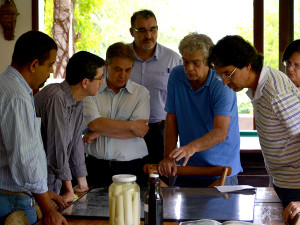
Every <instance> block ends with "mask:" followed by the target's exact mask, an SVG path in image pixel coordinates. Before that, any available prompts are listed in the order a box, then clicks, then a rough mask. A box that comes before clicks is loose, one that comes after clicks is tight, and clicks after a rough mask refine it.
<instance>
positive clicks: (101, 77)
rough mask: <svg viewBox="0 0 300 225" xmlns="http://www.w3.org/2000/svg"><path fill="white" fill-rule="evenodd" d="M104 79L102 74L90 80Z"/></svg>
mask: <svg viewBox="0 0 300 225" xmlns="http://www.w3.org/2000/svg"><path fill="white" fill-rule="evenodd" d="M103 79H104V75H103V74H102V75H101V76H100V77H98V78H97V77H94V78H93V79H90V80H103Z"/></svg>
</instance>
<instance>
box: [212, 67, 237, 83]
mask: <svg viewBox="0 0 300 225" xmlns="http://www.w3.org/2000/svg"><path fill="white" fill-rule="evenodd" d="M236 69H237V67H235V68H234V70H233V71H232V72H231V73H230V74H223V75H221V74H218V75H217V78H218V79H219V80H220V81H222V80H224V79H227V80H231V77H232V75H233V74H234V72H235V71H236Z"/></svg>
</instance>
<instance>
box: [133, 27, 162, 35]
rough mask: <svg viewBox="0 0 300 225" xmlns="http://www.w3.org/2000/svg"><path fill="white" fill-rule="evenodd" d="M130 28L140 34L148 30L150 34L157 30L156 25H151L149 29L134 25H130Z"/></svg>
mask: <svg viewBox="0 0 300 225" xmlns="http://www.w3.org/2000/svg"><path fill="white" fill-rule="evenodd" d="M132 29H133V30H135V31H136V32H138V33H140V34H146V33H147V32H148V31H149V32H150V33H151V34H155V33H156V32H157V30H158V26H155V27H151V28H150V30H147V29H145V28H135V27H132Z"/></svg>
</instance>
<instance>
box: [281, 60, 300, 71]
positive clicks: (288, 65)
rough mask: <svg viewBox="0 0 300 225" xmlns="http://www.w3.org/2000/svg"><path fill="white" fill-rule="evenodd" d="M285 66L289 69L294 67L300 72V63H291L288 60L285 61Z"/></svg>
mask: <svg viewBox="0 0 300 225" xmlns="http://www.w3.org/2000/svg"><path fill="white" fill-rule="evenodd" d="M283 65H284V66H285V67H286V68H288V67H293V68H294V70H300V64H299V63H291V62H289V61H287V60H285V61H283Z"/></svg>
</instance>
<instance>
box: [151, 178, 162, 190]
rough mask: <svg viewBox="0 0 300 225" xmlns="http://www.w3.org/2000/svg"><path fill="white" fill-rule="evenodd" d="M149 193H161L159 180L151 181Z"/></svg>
mask: <svg viewBox="0 0 300 225" xmlns="http://www.w3.org/2000/svg"><path fill="white" fill-rule="evenodd" d="M149 191H150V192H159V191H160V181H159V180H158V179H157V178H151V179H150V181H149Z"/></svg>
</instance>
